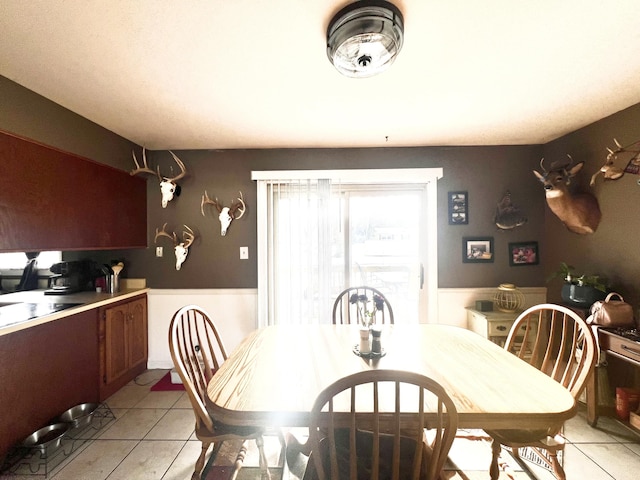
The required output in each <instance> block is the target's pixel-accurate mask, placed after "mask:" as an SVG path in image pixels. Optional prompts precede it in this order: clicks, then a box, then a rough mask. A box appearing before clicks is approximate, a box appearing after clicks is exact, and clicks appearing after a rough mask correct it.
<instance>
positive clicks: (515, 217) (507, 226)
mask: <svg viewBox="0 0 640 480" xmlns="http://www.w3.org/2000/svg"><path fill="white" fill-rule="evenodd" d="M494 221H495V223H496V226H497V227H498V228H500V229H502V230H512V229H514V228H516V227H520V226H522V225H524V224H525V223H527V217H525V216H524V214H522V212H521V211H520V209H519V208H517V207H516V206H515V205H513V203H512V202H511V192H509V191H508V190H507V193H505V194H504V196H503V197H502V200H500V201H499V202H498V206H497V207H496V216H495V218H494Z"/></svg>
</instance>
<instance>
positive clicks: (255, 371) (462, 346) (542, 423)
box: [207, 324, 577, 429]
mask: <svg viewBox="0 0 640 480" xmlns="http://www.w3.org/2000/svg"><path fill="white" fill-rule="evenodd" d="M358 339H359V333H358V327H357V326H353V325H294V326H269V327H265V328H261V329H258V330H256V331H254V332H252V333H251V334H250V335H249V336H248V337H247V338H246V339H245V340H244V341H243V342H242V343H241V344H240V345H239V346H238V348H237V349H236V350H235V351H234V352H233V353H232V354H231V355H230V356H229V358H228V359H227V360H226V361H225V362H224V364H223V365H222V366H221V367H220V369H219V370H218V371H217V372H216V373H215V375H214V376H213V378H212V379H211V381H210V382H209V384H208V387H207V400H208V402H207V403H208V404H207V409H208V410H209V412H210V414H211V415H212V416H213V417H214V418H215V419H216V420H219V421H221V422H223V423H227V424H231V425H252V426H264V427H272V426H274V427H300V426H307V425H308V423H309V416H310V415H309V414H310V411H311V407H312V405H313V402H314V401H315V399H316V396H317V395H318V393H320V392H321V391H322V390H323V389H324V388H326V387H327V386H329V385H330V384H331V383H333V382H334V381H336V380H338V379H340V378H342V377H345V376H347V375H350V374H353V373H356V372H360V371H363V370H368V369H375V368H384V369H395V370H406V371H413V372H418V373H420V374H423V375H425V376H427V377H430V378H432V379H434V380H435V381H437V382H438V383H440V384H441V385H442V386H443V387H444V389H445V390H446V391H447V393H448V394H449V395H450V396H451V398H452V399H453V401H454V403H455V406H456V409H457V411H458V416H459V419H458V426H459V428H483V429H546V428H557V427H559V426H560V425H562V423H564V421H566V420H567V419H569V418H571V417H573V416H574V415H575V414H576V409H577V407H576V403H575V400H574V398H573V396H572V395H571V394H570V393H569V391H568V390H567V389H565V388H564V387H562V386H561V385H560V384H559V383H557V382H556V381H554V380H553V379H551V378H550V377H548V376H547V375H545V374H543V373H542V372H540V371H539V370H537V369H536V368H534V367H532V366H531V365H529V364H528V363H526V362H524V361H523V360H521V359H519V358H517V357H516V356H515V355H512V354H511V353H509V352H507V351H505V350H504V349H502V348H501V347H499V346H498V345H496V344H494V343H492V342H490V341H489V340H487V339H486V338H484V337H482V336H480V335H478V334H476V333H473V332H471V331H469V330H466V329H463V328H459V327H453V326H446V325H431V324H429V325H427V324H414V325H388V326H385V327H384V328H383V332H382V347H383V350H384V356H382V357H380V358H375V359H366V358H362V357H360V356H358V355H356V354H355V353H354V347H355V346H356V345H357V343H358Z"/></svg>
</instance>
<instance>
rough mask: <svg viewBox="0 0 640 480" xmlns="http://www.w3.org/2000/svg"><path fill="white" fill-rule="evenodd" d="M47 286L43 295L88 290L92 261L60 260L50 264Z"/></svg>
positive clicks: (90, 285) (89, 287)
mask: <svg viewBox="0 0 640 480" xmlns="http://www.w3.org/2000/svg"><path fill="white" fill-rule="evenodd" d="M49 270H51V273H53V274H54V275H51V276H50V277H49V288H48V289H47V290H45V291H44V294H45V295H66V294H69V293H76V292H82V291H85V290H90V289H91V287H92V284H91V281H92V263H91V262H90V261H89V260H77V261H71V262H60V263H55V264H53V265H51V268H50V269H49Z"/></svg>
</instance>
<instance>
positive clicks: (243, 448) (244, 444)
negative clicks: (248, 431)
mask: <svg viewBox="0 0 640 480" xmlns="http://www.w3.org/2000/svg"><path fill="white" fill-rule="evenodd" d="M246 454H247V442H246V441H244V442H242V446H241V447H240V450H239V451H238V455H237V456H236V461H235V463H234V464H233V473H232V474H231V478H229V480H236V478H238V473H240V469H241V468H242V465H244V457H245V456H246Z"/></svg>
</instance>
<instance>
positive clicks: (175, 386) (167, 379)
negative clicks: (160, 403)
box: [151, 371, 184, 392]
mask: <svg viewBox="0 0 640 480" xmlns="http://www.w3.org/2000/svg"><path fill="white" fill-rule="evenodd" d="M174 390H178V391H184V385H182V384H181V383H171V372H170V371H169V372H167V374H166V375H165V376H164V377H162V378H161V379H160V380H158V381H157V382H156V384H155V385H154V386H153V387H151V391H152V392H168V391H174Z"/></svg>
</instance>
